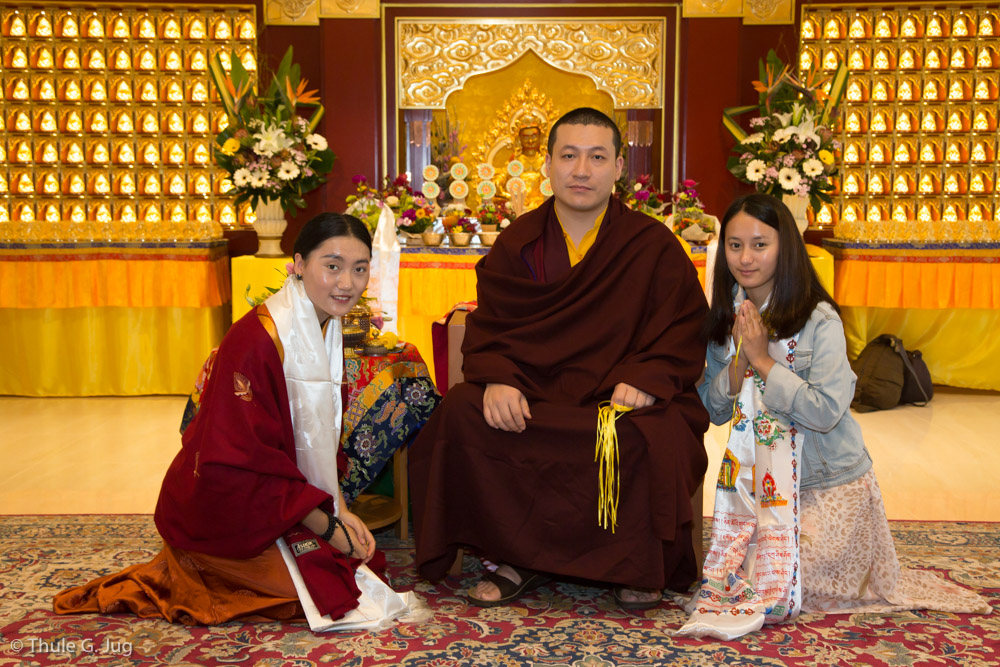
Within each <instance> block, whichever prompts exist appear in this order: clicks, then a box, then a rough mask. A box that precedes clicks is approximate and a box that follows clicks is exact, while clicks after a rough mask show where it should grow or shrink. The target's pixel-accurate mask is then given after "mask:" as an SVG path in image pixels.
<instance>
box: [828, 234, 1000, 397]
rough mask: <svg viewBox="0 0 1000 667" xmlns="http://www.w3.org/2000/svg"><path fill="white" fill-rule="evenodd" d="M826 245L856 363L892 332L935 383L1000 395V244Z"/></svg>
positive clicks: (849, 347)
mask: <svg viewBox="0 0 1000 667" xmlns="http://www.w3.org/2000/svg"><path fill="white" fill-rule="evenodd" d="M823 245H824V247H826V248H827V249H828V250H830V252H831V253H832V254H833V257H834V259H835V263H836V290H835V292H834V297H835V298H836V300H837V303H839V304H840V306H841V308H842V310H843V319H844V329H845V332H846V334H847V352H848V355H849V356H850V357H851V358H854V357H856V356H857V355H858V354H859V353H860V352H861V350H862V349H863V348H864V346H865V344H867V342H868V341H870V340H871V339H872V338H874V337H876V336H878V335H879V334H882V333H891V334H894V335H896V336H899V337H900V338H901V339H902V340H903V344H904V345H905V346H906V347H907V348H908V349H919V350H920V351H921V352H922V353H923V356H924V360H925V361H926V362H927V367H928V369H929V370H930V372H931V378H932V379H933V380H934V382H935V383H938V384H946V385H951V386H955V387H969V388H973V389H992V390H1000V339H998V338H997V337H996V336H995V335H993V332H994V331H996V328H997V326H998V325H1000V244H998V243H974V244H926V245H916V244H865V243H853V242H846V241H841V240H836V239H825V240H824V241H823Z"/></svg>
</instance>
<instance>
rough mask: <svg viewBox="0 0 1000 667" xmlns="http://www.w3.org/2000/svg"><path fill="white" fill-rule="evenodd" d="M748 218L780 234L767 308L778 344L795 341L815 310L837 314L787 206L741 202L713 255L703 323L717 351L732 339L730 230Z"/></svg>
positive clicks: (760, 198)
mask: <svg viewBox="0 0 1000 667" xmlns="http://www.w3.org/2000/svg"><path fill="white" fill-rule="evenodd" d="M741 211H742V212H743V213H746V214H747V215H749V216H751V217H753V218H757V219H758V220H760V221H761V222H763V223H764V224H766V225H767V226H768V227H772V228H774V229H776V230H778V263H777V266H776V268H775V272H774V291H773V292H771V299H770V301H769V302H768V306H767V313H766V314H767V323H768V326H769V327H770V329H771V331H772V332H773V333H774V335H775V336H777V337H778V338H788V337H790V336H793V335H795V334H796V333H797V332H798V331H799V330H801V329H802V327H804V326H805V324H806V321H807V320H808V319H809V316H810V315H811V314H812V311H813V309H814V308H815V307H816V306H817V304H819V303H820V302H822V301H826V302H827V303H829V304H830V305H831V306H833V307H834V309H835V310H836V311H837V312H838V313H839V312H840V308H839V307H838V306H837V303H836V302H835V301H834V300H833V297H831V296H830V294H829V293H828V292H827V291H826V290H825V289H824V288H823V285H821V284H820V282H819V276H818V275H816V270H815V269H814V268H813V265H812V262H811V261H809V253H808V252H806V246H805V243H803V242H802V236H801V235H800V234H799V230H798V228H797V227H796V226H795V218H793V217H792V212H791V211H789V210H788V207H787V206H785V204H784V202H782V201H781V200H780V199H777V198H776V197H772V196H771V195H765V194H752V195H744V196H743V197H740V198H739V199H737V200H736V201H734V202H733V203H732V204H730V206H729V209H728V210H727V211H726V214H725V215H724V216H723V218H722V224H721V225H720V229H719V245H720V247H719V250H718V252H717V253H716V254H715V267H714V268H713V271H714V276H713V278H712V308H711V310H709V312H708V319H707V320H705V334H706V336H707V337H708V339H709V340H710V341H712V342H714V343H717V344H719V345H723V344H725V342H726V340H727V338H728V337H729V335H730V334H731V333H732V329H733V322H734V321H735V313H734V312H733V287H734V286H735V285H736V279H735V278H734V277H733V274H732V272H731V271H730V270H729V262H728V261H727V260H726V249H725V244H726V227H727V226H728V224H729V221H730V220H732V219H733V218H734V217H735V216H736V214H737V213H740V212H741Z"/></svg>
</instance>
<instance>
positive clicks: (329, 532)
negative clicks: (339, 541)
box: [320, 508, 354, 557]
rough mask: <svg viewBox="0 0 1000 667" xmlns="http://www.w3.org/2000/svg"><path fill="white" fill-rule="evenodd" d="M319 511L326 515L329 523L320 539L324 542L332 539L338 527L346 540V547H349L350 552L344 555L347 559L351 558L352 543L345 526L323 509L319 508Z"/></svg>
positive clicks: (339, 519)
mask: <svg viewBox="0 0 1000 667" xmlns="http://www.w3.org/2000/svg"><path fill="white" fill-rule="evenodd" d="M320 511H321V512H322V513H323V514H325V515H326V518H327V519H328V520H329V522H330V523H329V525H328V526H327V528H326V532H325V533H323V534H322V535H321V536H320V537H322V538H323V541H324V542H329V541H330V538H331V537H333V534H334V533H335V532H337V526H340V528H341V529H342V530H343V531H344V537H346V538H347V546H348V547H350V551H348V552H347V554H346V555H347V556H348V557H351V556H353V555H354V542H353V541H352V540H351V534H350V533H349V532H348V531H347V526H345V525H344V522H343V521H342V520H341V518H340V517H338V516H334V515H333V513H332V512H327V511H326V510H325V509H323V508H320Z"/></svg>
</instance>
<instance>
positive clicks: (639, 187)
mask: <svg viewBox="0 0 1000 667" xmlns="http://www.w3.org/2000/svg"><path fill="white" fill-rule="evenodd" d="M633 190H635V191H636V192H638V191H639V190H642V183H636V184H635V187H634V188H633Z"/></svg>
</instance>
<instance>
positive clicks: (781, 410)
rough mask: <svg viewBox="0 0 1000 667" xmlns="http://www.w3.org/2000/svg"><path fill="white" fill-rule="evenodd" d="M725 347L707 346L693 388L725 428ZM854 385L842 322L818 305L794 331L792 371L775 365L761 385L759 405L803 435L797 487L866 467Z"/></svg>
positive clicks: (857, 473) (843, 479)
mask: <svg viewBox="0 0 1000 667" xmlns="http://www.w3.org/2000/svg"><path fill="white" fill-rule="evenodd" d="M727 347H728V346H727ZM727 347H720V346H719V345H716V344H715V343H710V344H709V346H708V354H707V362H708V368H707V369H706V370H705V380H704V382H702V384H701V385H700V386H699V387H698V394H699V395H700V396H701V401H702V403H704V404H705V407H706V408H708V412H709V415H710V416H711V418H712V423H713V424H725V423H726V422H728V421H729V419H730V417H731V416H732V412H733V399H734V398H735V396H734V395H730V393H729V377H728V376H727V374H726V372H725V371H726V368H727V366H728V364H729V355H728V350H727ZM856 381H857V376H856V375H854V371H852V370H851V365H850V363H849V362H848V361H847V341H846V339H845V338H844V324H843V322H841V321H840V316H839V315H837V311H835V310H834V309H833V308H832V307H831V306H830V304H828V303H821V304H819V305H818V306H816V309H815V310H813V312H812V315H810V316H809V321H808V322H806V325H805V326H804V327H802V331H800V332H799V340H798V344H797V346H796V348H795V372H792V371H791V370H789V369H788V366H787V365H786V364H783V363H781V362H779V363H776V364H774V366H773V367H772V368H771V371H770V373H768V376H767V383H766V384H765V386H764V405H766V406H767V407H768V409H769V410H771V411H773V412H775V413H777V414H780V415H782V416H784V417H787V418H788V419H791V420H792V421H794V422H795V423H796V424H797V426H798V428H799V430H800V431H802V432H803V445H802V469H801V471H800V475H801V478H800V479H801V482H800V487H799V488H801V489H811V488H820V489H828V488H830V487H833V486H839V485H840V484H846V483H847V482H853V481H854V480H856V479H858V478H859V477H861V476H862V475H864V474H865V473H866V472H868V471H869V470H870V469H871V467H872V460H871V457H870V456H869V455H868V450H867V449H866V448H865V443H864V440H863V439H862V437H861V427H860V426H858V422H857V421H855V419H854V417H853V416H852V415H851V410H850V408H851V400H852V399H853V398H854V383H855V382H856Z"/></svg>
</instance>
